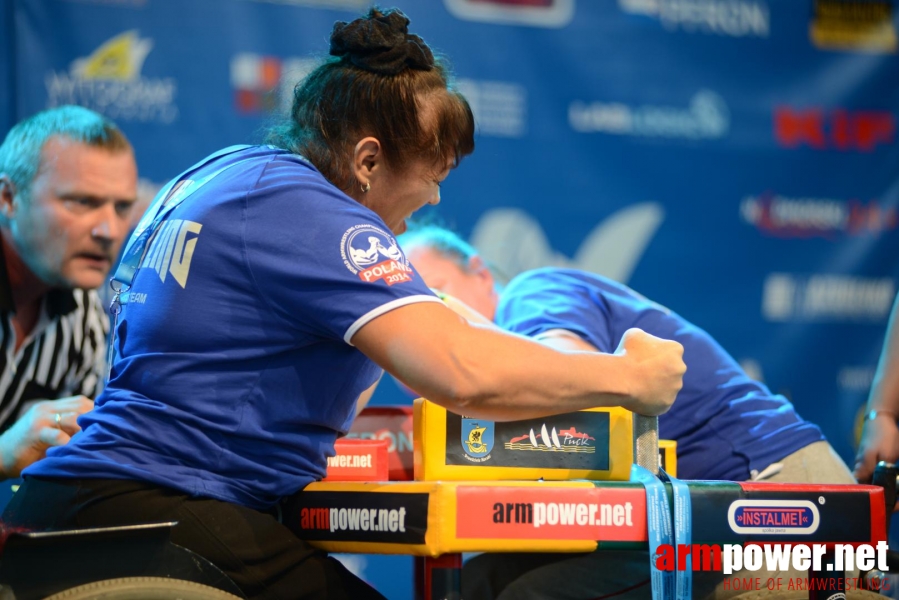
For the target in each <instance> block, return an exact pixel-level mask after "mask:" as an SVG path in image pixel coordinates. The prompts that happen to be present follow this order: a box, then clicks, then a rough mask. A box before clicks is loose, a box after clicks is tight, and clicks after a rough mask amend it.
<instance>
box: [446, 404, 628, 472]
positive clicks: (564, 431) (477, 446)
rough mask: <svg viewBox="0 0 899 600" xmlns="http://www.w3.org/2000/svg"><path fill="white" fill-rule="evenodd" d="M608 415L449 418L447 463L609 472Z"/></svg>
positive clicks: (447, 424) (595, 413) (447, 423)
mask: <svg viewBox="0 0 899 600" xmlns="http://www.w3.org/2000/svg"><path fill="white" fill-rule="evenodd" d="M609 432H610V415H609V413H606V412H575V413H567V414H564V415H556V416H550V417H546V418H543V419H530V420H525V421H510V422H493V421H484V420H482V419H469V418H465V417H461V416H459V415H456V414H453V413H449V412H448V413H447V414H446V464H447V465H484V466H492V467H537V468H540V467H545V468H553V469H584V470H591V471H607V470H608V469H609V452H610V448H609Z"/></svg>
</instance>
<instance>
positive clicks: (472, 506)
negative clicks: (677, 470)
mask: <svg viewBox="0 0 899 600" xmlns="http://www.w3.org/2000/svg"><path fill="white" fill-rule="evenodd" d="M456 511H457V516H456V537H457V538H460V539H466V538H467V539H483V538H491V539H520V540H527V539H557V540H597V541H599V540H601V541H620V542H641V541H646V495H645V492H644V491H643V488H642V487H633V486H631V487H624V486H622V487H611V486H610V487H603V488H601V489H600V488H580V489H577V488H569V489H551V488H547V489H534V488H516V487H489V486H464V485H460V486H458V487H457V488H456Z"/></svg>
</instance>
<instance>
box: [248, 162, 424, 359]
mask: <svg viewBox="0 0 899 600" xmlns="http://www.w3.org/2000/svg"><path fill="white" fill-rule="evenodd" d="M246 223H247V225H246V231H245V243H246V250H247V258H248V263H249V265H250V270H251V272H252V274H253V277H254V279H255V281H256V284H257V286H258V287H259V290H260V291H261V293H262V294H263V296H264V297H265V298H266V300H267V302H268V303H269V304H270V306H271V307H272V308H273V310H274V311H275V312H276V314H277V315H278V316H279V317H280V318H281V319H282V320H284V321H285V322H287V323H289V324H290V325H291V326H292V327H295V328H296V329H297V330H298V331H300V332H301V333H303V334H306V335H309V336H310V337H316V336H318V337H325V338H335V337H336V338H339V339H343V340H344V341H345V342H347V343H349V342H350V339H351V338H352V337H353V335H354V334H355V333H356V332H357V331H358V330H359V329H360V328H361V327H362V326H363V325H365V324H366V323H368V322H369V321H371V320H372V319H374V318H376V317H378V316H380V315H382V314H384V313H386V312H389V311H391V310H393V309H396V308H399V307H401V306H405V305H408V304H413V303H416V302H440V300H439V299H438V298H437V297H436V296H435V295H434V294H433V292H431V290H430V289H428V287H427V286H426V285H425V284H424V282H423V281H422V279H421V277H420V276H419V275H418V273H416V272H415V269H414V268H413V267H412V265H411V264H410V263H409V261H408V260H407V259H406V256H405V255H404V254H403V251H402V250H401V249H400V247H399V245H398V244H397V242H396V239H395V238H394V237H393V235H392V234H391V232H390V230H389V229H388V228H387V226H386V225H385V224H384V222H383V221H382V220H381V219H380V218H379V217H378V216H377V214H375V213H374V212H373V211H371V210H369V209H368V208H366V207H364V206H362V205H361V204H359V203H358V202H356V201H355V200H353V199H352V198H349V197H348V196H346V195H345V194H343V193H342V192H341V191H340V190H338V189H336V188H335V187H334V186H333V185H331V184H330V183H328V182H327V181H326V180H325V179H324V178H323V177H322V176H321V175H320V174H319V173H318V172H317V171H315V170H314V169H313V168H311V167H309V166H306V165H305V164H303V163H299V164H298V163H296V162H291V161H290V160H288V159H286V158H279V159H277V160H274V161H272V162H271V163H270V164H269V165H268V166H267V167H266V169H265V171H264V172H263V174H262V176H261V178H260V180H259V182H258V183H257V185H256V187H255V189H254V191H252V192H251V193H250V194H249V195H248V197H247V216H246Z"/></svg>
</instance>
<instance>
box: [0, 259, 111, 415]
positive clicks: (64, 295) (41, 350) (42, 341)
mask: <svg viewBox="0 0 899 600" xmlns="http://www.w3.org/2000/svg"><path fill="white" fill-rule="evenodd" d="M0 263H4V264H3V265H2V266H0V328H2V332H0V333H2V351H0V432H2V431H4V430H6V429H7V428H9V427H10V426H11V425H12V424H13V423H15V421H16V420H17V419H18V418H19V417H20V416H21V415H22V414H23V413H24V411H25V410H27V408H28V407H29V406H30V405H31V404H32V402H33V401H35V400H45V399H56V398H64V397H66V396H74V395H77V394H84V395H85V396H88V397H89V398H94V397H95V396H96V394H97V393H98V392H99V390H100V388H101V385H102V382H103V378H104V376H105V368H106V340H107V334H108V333H109V319H108V317H107V316H106V312H105V311H104V309H103V306H102V304H101V302H100V298H99V297H98V296H97V292H96V291H93V290H90V291H88V290H53V291H51V292H49V293H48V294H47V295H46V296H45V297H44V300H43V304H42V306H41V315H40V317H39V319H38V322H37V325H35V327H34V329H33V330H32V332H31V333H30V334H29V336H28V339H27V340H26V341H25V342H24V343H23V344H22V345H21V346H20V347H19V350H18V352H16V350H15V329H14V328H13V324H12V316H13V311H12V294H11V290H10V284H9V278H8V277H7V274H6V269H5V266H6V265H5V262H4V261H3V258H2V253H0Z"/></svg>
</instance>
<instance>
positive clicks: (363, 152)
mask: <svg viewBox="0 0 899 600" xmlns="http://www.w3.org/2000/svg"><path fill="white" fill-rule="evenodd" d="M383 162H384V153H383V151H382V150H381V142H379V141H378V139H377V138H373V137H371V136H369V137H366V138H362V139H361V140H359V142H358V143H357V144H356V148H355V149H354V150H353V175H354V176H355V178H356V182H357V183H358V185H359V189H358V190H353V192H360V193H363V194H364V193H366V192H367V191H369V190H370V189H371V186H372V185H373V184H374V182H375V181H376V180H377V179H378V177H379V175H380V172H381V171H382V170H383V169H382V167H383Z"/></svg>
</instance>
